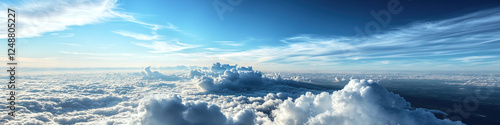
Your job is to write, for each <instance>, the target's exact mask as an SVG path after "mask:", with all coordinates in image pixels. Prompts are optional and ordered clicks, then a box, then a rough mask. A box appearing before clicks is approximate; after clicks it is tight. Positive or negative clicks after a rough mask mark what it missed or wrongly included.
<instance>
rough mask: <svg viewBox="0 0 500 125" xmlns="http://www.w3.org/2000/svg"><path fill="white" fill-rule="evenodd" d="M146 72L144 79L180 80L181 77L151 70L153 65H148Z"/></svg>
mask: <svg viewBox="0 0 500 125" xmlns="http://www.w3.org/2000/svg"><path fill="white" fill-rule="evenodd" d="M144 70H145V71H146V73H145V74H144V77H143V78H142V79H160V80H164V81H177V80H180V79H181V78H180V77H179V76H176V75H164V74H162V73H160V72H158V71H154V72H153V71H151V66H148V67H146V69H144Z"/></svg>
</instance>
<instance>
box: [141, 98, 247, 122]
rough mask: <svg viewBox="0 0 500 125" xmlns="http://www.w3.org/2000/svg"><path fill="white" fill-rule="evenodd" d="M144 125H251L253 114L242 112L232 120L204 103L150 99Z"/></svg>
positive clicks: (216, 108)
mask: <svg viewBox="0 0 500 125" xmlns="http://www.w3.org/2000/svg"><path fill="white" fill-rule="evenodd" d="M143 108H144V109H145V112H146V113H145V115H144V116H143V118H142V121H141V123H142V124H144V125H253V123H254V121H255V117H256V116H255V114H254V113H253V111H252V110H242V111H241V112H239V113H237V114H236V115H235V117H234V118H232V117H227V116H225V115H224V114H223V113H222V112H221V109H220V108H219V107H218V106H216V105H210V104H208V103H206V102H200V101H196V102H191V101H189V102H185V103H183V101H182V99H180V98H179V97H177V96H174V95H170V96H168V97H167V98H165V99H159V100H157V99H151V100H149V101H148V102H146V103H145V104H144V107H143Z"/></svg>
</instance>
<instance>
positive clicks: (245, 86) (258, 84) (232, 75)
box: [190, 63, 317, 91]
mask: <svg viewBox="0 0 500 125" xmlns="http://www.w3.org/2000/svg"><path fill="white" fill-rule="evenodd" d="M190 77H192V78H194V77H199V84H198V85H199V86H200V87H201V88H203V89H204V90H206V91H224V90H230V91H241V90H254V89H266V88H269V87H271V88H274V87H277V86H281V85H285V86H289V87H299V88H313V87H317V86H314V85H311V84H307V83H302V82H297V81H294V80H287V79H282V78H281V77H279V76H278V77H277V78H268V77H265V76H264V75H262V73H261V72H259V71H254V70H253V69H252V67H237V65H234V66H231V65H229V64H220V63H215V64H213V66H212V67H211V69H210V70H199V69H198V70H191V72H190Z"/></svg>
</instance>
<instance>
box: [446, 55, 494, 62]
mask: <svg viewBox="0 0 500 125" xmlns="http://www.w3.org/2000/svg"><path fill="white" fill-rule="evenodd" d="M495 57H496V56H468V57H463V58H455V59H452V60H458V61H462V62H476V61H481V60H484V59H491V58H495Z"/></svg>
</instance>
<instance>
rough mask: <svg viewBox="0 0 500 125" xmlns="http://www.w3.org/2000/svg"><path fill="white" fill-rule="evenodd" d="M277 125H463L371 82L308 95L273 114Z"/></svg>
mask: <svg viewBox="0 0 500 125" xmlns="http://www.w3.org/2000/svg"><path fill="white" fill-rule="evenodd" d="M272 113H273V116H274V122H275V124H278V125H303V124H309V125H387V124H389V125H397V124H401V125H460V124H463V123H461V122H452V121H450V120H448V119H445V120H441V119H438V118H436V117H435V116H434V115H433V113H431V112H429V111H427V110H425V109H419V108H417V109H412V107H411V105H410V103H409V102H406V101H405V99H403V98H402V97H400V96H399V95H397V94H394V93H392V92H389V91H387V90H386V89H385V88H384V87H382V86H380V85H379V84H378V83H376V82H373V81H372V80H368V81H366V80H357V79H354V80H351V81H350V82H349V84H347V85H346V86H345V87H344V88H343V89H342V90H339V91H335V92H333V93H331V94H330V93H327V92H323V93H321V94H317V95H315V94H312V93H307V94H304V95H302V96H300V97H299V98H297V99H295V101H294V100H292V99H291V98H290V99H288V100H285V101H284V102H283V103H281V104H280V105H279V106H278V108H277V109H276V110H273V111H272Z"/></svg>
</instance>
